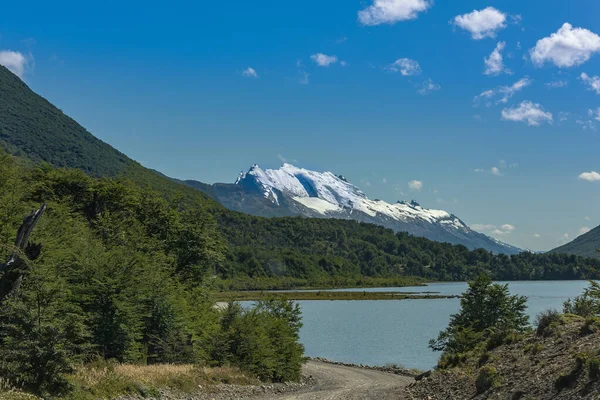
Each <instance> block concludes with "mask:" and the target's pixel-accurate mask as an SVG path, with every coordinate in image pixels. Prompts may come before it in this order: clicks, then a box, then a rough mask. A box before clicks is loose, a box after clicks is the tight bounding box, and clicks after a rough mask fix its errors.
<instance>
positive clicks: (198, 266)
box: [0, 154, 302, 394]
mask: <svg viewBox="0 0 600 400" xmlns="http://www.w3.org/2000/svg"><path fill="white" fill-rule="evenodd" d="M20 163H21V160H19V159H17V158H14V157H12V156H8V155H6V154H0V259H1V260H3V261H1V262H4V261H5V260H8V259H9V258H10V257H11V254H13V253H14V252H15V251H18V250H17V249H15V248H14V246H13V243H14V238H15V236H16V231H17V228H18V227H19V226H20V224H21V221H22V218H23V217H24V216H25V215H27V214H29V212H30V211H31V210H32V209H37V208H38V207H39V205H40V204H42V203H45V204H47V209H46V211H45V213H44V215H43V217H42V218H41V219H40V221H39V223H38V225H37V226H36V228H35V231H34V232H33V235H32V238H31V239H32V240H35V242H36V243H39V242H41V243H43V247H42V251H41V253H40V255H39V256H38V257H37V258H36V259H35V260H33V261H29V262H28V265H27V269H26V274H25V276H24V279H23V281H22V284H21V286H20V289H19V290H18V291H17V293H15V294H14V295H12V296H11V297H10V298H9V299H8V300H7V301H4V302H2V304H0V376H2V377H3V378H4V379H8V380H9V382H10V383H11V384H15V385H19V386H22V387H24V388H26V389H28V390H31V391H33V392H36V393H38V394H45V393H46V394H47V393H60V392H63V391H65V390H67V389H68V386H69V385H68V381H67V379H66V378H65V374H68V373H69V372H70V371H71V369H72V367H73V365H74V364H75V363H79V362H86V361H92V360H94V359H95V358H97V357H100V358H103V359H111V360H116V361H118V362H131V363H173V362H189V363H201V364H210V365H212V364H216V365H220V364H223V363H227V364H231V365H237V366H240V367H242V368H244V369H245V370H248V371H250V372H254V373H257V371H258V370H259V369H260V368H259V367H258V366H259V365H264V364H269V365H273V366H275V367H277V368H271V369H269V370H264V372H262V373H261V374H260V377H261V378H263V379H266V380H288V379H296V378H298V374H299V371H300V364H299V363H300V359H301V355H302V347H301V346H300V345H299V344H298V329H299V326H300V322H299V315H298V312H297V310H296V309H294V308H293V307H292V305H291V304H289V303H287V302H269V303H263V304H259V306H258V307H257V308H256V309H251V310H240V309H236V311H235V312H231V311H230V312H227V313H222V312H220V311H219V310H217V309H215V308H214V302H213V301H212V300H211V298H210V293H209V292H210V289H209V288H208V287H207V285H206V281H207V280H206V277H207V275H209V274H207V273H208V272H210V271H212V269H213V268H215V267H214V266H215V265H218V264H220V263H221V262H223V260H224V253H225V249H226V243H225V242H224V241H223V239H222V237H221V235H220V234H219V232H218V229H217V225H216V222H215V220H214V218H213V217H212V216H211V215H210V214H209V213H208V212H207V211H206V209H205V208H204V207H202V206H201V205H198V206H194V204H191V203H190V202H189V199H188V200H187V201H183V199H182V198H181V197H175V198H171V199H166V198H165V197H164V196H163V195H159V194H157V193H155V192H153V191H152V190H149V189H145V188H140V187H138V186H136V185H134V184H132V183H131V182H128V181H120V180H113V179H95V178H91V177H89V176H87V175H86V174H84V173H83V172H81V171H78V170H64V169H54V168H52V167H50V166H48V165H42V166H41V167H35V168H32V167H26V166H23V165H21V164H20ZM242 328H243V329H242Z"/></svg>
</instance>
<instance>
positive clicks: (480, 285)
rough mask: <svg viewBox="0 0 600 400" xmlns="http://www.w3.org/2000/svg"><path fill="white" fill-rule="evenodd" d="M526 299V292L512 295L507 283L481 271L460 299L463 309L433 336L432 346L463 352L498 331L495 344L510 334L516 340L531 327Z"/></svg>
mask: <svg viewBox="0 0 600 400" xmlns="http://www.w3.org/2000/svg"><path fill="white" fill-rule="evenodd" d="M526 302H527V298H526V297H524V296H511V295H510V293H509V291H508V285H499V284H494V283H493V282H492V280H491V278H490V277H489V276H488V275H485V274H484V275H481V276H479V277H478V278H477V279H476V280H475V281H473V282H470V283H469V289H468V290H467V291H466V292H465V293H464V294H463V296H462V298H461V300H460V304H461V310H460V311H459V312H458V314H454V315H452V316H451V319H450V323H449V324H448V328H446V329H445V330H444V331H442V332H440V334H439V335H438V337H437V339H433V340H431V341H430V342H429V347H430V348H432V349H433V350H435V351H444V352H449V353H454V352H458V353H461V352H465V351H469V350H473V349H474V348H475V347H476V346H477V345H478V344H480V343H482V342H484V341H486V340H487V339H488V338H489V337H490V336H491V335H498V336H497V337H495V338H494V339H493V343H492V347H493V345H494V344H495V343H496V342H498V341H500V342H501V343H503V342H504V339H505V338H506V337H507V336H512V337H513V338H514V339H515V340H516V339H517V338H518V334H520V333H523V332H525V331H526V330H527V329H528V327H529V325H528V319H529V317H528V316H527V314H526V313H525V309H526V307H527V305H526Z"/></svg>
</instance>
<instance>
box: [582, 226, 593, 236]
mask: <svg viewBox="0 0 600 400" xmlns="http://www.w3.org/2000/svg"><path fill="white" fill-rule="evenodd" d="M591 230H592V229H591V228H588V227H587V226H582V227H581V228H579V236H581V235H585V234H586V233H588V232H589V231H591Z"/></svg>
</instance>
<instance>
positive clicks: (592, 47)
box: [529, 23, 600, 68]
mask: <svg viewBox="0 0 600 400" xmlns="http://www.w3.org/2000/svg"><path fill="white" fill-rule="evenodd" d="M597 52H600V36H598V35H597V34H595V33H594V32H592V31H590V30H588V29H583V28H573V25H571V24H569V23H564V24H563V26H562V27H561V28H560V29H559V30H558V31H557V32H555V33H553V34H551V35H550V36H548V37H545V38H543V39H540V40H538V41H537V43H536V45H535V47H534V48H532V49H531V50H530V51H529V54H530V57H531V61H532V62H533V63H534V64H535V65H537V66H542V65H544V64H545V63H546V62H550V63H552V64H554V65H555V66H557V67H559V68H569V67H575V66H577V65H581V64H583V63H585V62H587V61H588V60H589V59H590V57H591V56H592V54H594V53H597Z"/></svg>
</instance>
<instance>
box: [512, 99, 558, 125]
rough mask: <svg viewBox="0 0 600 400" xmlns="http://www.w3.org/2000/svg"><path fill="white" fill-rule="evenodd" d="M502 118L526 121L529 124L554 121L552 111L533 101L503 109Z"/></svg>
mask: <svg viewBox="0 0 600 400" xmlns="http://www.w3.org/2000/svg"><path fill="white" fill-rule="evenodd" d="M502 119H504V120H507V121H516V122H526V123H527V125H529V126H539V125H540V124H541V123H543V122H548V123H549V124H551V123H552V113H550V112H546V111H544V108H543V107H542V106H541V105H539V104H536V103H532V102H531V101H527V100H526V101H524V102H522V103H521V104H519V105H518V106H515V107H511V108H505V109H504V110H502Z"/></svg>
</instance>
